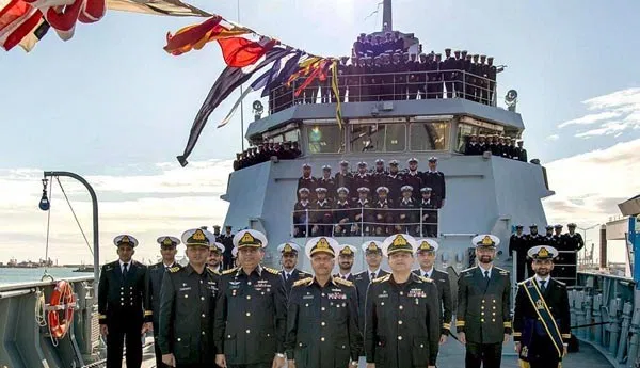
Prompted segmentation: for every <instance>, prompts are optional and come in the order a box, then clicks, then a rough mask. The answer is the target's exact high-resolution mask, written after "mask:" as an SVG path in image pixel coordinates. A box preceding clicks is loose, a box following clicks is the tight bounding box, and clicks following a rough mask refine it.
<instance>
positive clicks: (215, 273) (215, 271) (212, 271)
mask: <svg viewBox="0 0 640 368" xmlns="http://www.w3.org/2000/svg"><path fill="white" fill-rule="evenodd" d="M206 268H207V271H209V273H211V274H213V275H220V272H218V270H212V269H210V268H209V267H206Z"/></svg>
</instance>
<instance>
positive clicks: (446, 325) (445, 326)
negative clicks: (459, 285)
mask: <svg viewBox="0 0 640 368" xmlns="http://www.w3.org/2000/svg"><path fill="white" fill-rule="evenodd" d="M437 251H438V242H436V241H435V240H433V239H420V240H418V241H417V250H416V254H417V255H418V263H419V264H420V268H419V269H417V270H414V271H413V273H415V274H416V275H419V276H424V277H427V278H430V279H431V280H433V282H434V283H435V284H436V287H437V288H438V306H439V307H440V309H439V311H440V320H441V325H442V330H441V332H440V345H442V344H444V343H445V342H446V341H447V336H449V331H450V330H451V284H450V283H449V274H448V273H446V272H443V271H439V270H436V269H435V268H434V263H435V260H436V252H437Z"/></svg>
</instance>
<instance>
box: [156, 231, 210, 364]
mask: <svg viewBox="0 0 640 368" xmlns="http://www.w3.org/2000/svg"><path fill="white" fill-rule="evenodd" d="M214 239H215V237H214V236H213V234H211V233H210V232H208V231H207V230H204V229H191V230H187V231H185V232H184V233H183V234H182V242H183V243H184V244H186V246H187V257H189V264H188V265H187V266H186V267H184V268H180V267H174V268H171V269H169V271H168V272H167V273H166V274H165V275H164V277H163V279H162V289H161V292H160V332H159V333H158V335H159V337H160V338H159V344H160V351H161V352H162V363H164V364H166V365H168V366H170V367H177V368H211V367H213V364H214V359H215V350H214V345H213V317H214V308H215V301H216V298H217V294H218V281H219V279H220V274H218V273H217V272H214V271H212V270H210V269H209V268H207V258H208V257H209V246H210V245H211V244H212V243H213V241H214Z"/></svg>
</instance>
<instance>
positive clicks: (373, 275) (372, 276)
mask: <svg viewBox="0 0 640 368" xmlns="http://www.w3.org/2000/svg"><path fill="white" fill-rule="evenodd" d="M375 278H376V274H375V273H373V272H371V279H370V280H369V282H371V281H373V279H375Z"/></svg>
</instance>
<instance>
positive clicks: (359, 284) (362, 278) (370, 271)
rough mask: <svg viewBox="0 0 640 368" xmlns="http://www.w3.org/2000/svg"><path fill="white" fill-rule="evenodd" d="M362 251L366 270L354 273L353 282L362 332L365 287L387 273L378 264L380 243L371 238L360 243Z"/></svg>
mask: <svg viewBox="0 0 640 368" xmlns="http://www.w3.org/2000/svg"><path fill="white" fill-rule="evenodd" d="M362 251H363V252H364V254H365V260H366V262H367V270H365V271H362V272H360V273H357V274H355V276H354V283H355V284H356V290H357V291H358V323H359V324H360V331H362V332H363V333H364V306H365V300H366V299H367V288H369V285H370V284H371V282H372V281H373V280H374V279H376V278H378V277H382V276H385V275H387V274H388V272H386V271H384V270H383V269H382V268H381V267H380V264H381V263H382V243H381V242H379V241H377V240H371V241H367V242H364V243H363V244H362Z"/></svg>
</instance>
